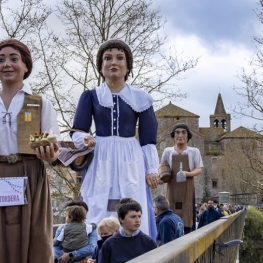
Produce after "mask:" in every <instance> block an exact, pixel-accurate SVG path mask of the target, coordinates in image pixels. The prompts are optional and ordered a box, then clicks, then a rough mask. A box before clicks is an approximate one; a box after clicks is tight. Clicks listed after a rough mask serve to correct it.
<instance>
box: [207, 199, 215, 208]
mask: <svg viewBox="0 0 263 263" xmlns="http://www.w3.org/2000/svg"><path fill="white" fill-rule="evenodd" d="M207 208H208V209H212V208H214V201H213V200H209V201H208V203H207Z"/></svg>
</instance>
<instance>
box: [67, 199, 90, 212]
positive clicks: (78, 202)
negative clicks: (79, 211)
mask: <svg viewBox="0 0 263 263" xmlns="http://www.w3.org/2000/svg"><path fill="white" fill-rule="evenodd" d="M69 206H82V207H84V208H85V210H86V211H87V212H88V211H89V208H88V206H87V204H86V203H85V202H83V201H70V202H69V203H67V204H66V207H69Z"/></svg>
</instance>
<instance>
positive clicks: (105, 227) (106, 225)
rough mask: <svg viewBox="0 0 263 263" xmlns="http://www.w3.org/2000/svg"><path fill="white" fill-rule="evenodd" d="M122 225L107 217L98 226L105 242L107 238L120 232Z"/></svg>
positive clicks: (115, 219) (116, 220)
mask: <svg viewBox="0 0 263 263" xmlns="http://www.w3.org/2000/svg"><path fill="white" fill-rule="evenodd" d="M119 228H120V223H119V221H118V219H117V218H115V217H112V216H111V217H106V218H104V219H103V220H102V221H101V222H100V223H99V225H98V233H99V235H100V236H101V239H102V240H103V241H105V240H106V239H107V238H109V237H111V236H112V235H114V234H116V233H118V232H119Z"/></svg>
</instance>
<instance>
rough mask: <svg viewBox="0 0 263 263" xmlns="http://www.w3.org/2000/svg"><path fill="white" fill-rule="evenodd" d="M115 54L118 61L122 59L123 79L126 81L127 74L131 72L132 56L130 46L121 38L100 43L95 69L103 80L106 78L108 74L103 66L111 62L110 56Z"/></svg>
mask: <svg viewBox="0 0 263 263" xmlns="http://www.w3.org/2000/svg"><path fill="white" fill-rule="evenodd" d="M113 51H114V53H113ZM115 55H116V56H117V60H118V61H122V63H124V62H125V69H124V70H125V72H124V76H123V77H124V81H126V80H127V79H128V76H129V74H130V73H131V72H132V68H133V56H132V52H131V49H130V47H129V46H128V45H127V44H126V43H125V42H124V41H122V40H119V39H110V40H107V41H105V42H104V43H103V44H101V46H100V47H99V50H98V53H97V59H96V67H97V70H98V72H99V74H100V75H101V76H102V77H103V79H104V80H105V78H107V76H108V74H109V72H108V69H107V67H105V66H107V65H109V64H110V63H112V61H113V57H112V56H115ZM118 63H119V62H118ZM121 65H122V64H121Z"/></svg>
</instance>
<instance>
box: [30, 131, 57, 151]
mask: <svg viewBox="0 0 263 263" xmlns="http://www.w3.org/2000/svg"><path fill="white" fill-rule="evenodd" d="M51 143H53V144H54V147H55V149H54V150H55V151H57V150H58V149H57V139H56V137H55V136H53V135H51V134H50V133H49V132H42V133H41V134H38V132H35V134H34V135H31V134H30V136H29V143H28V144H29V146H30V147H31V149H33V150H35V149H36V148H39V147H40V146H43V147H46V146H49V145H50V144H51Z"/></svg>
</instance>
